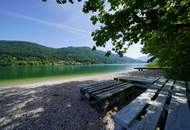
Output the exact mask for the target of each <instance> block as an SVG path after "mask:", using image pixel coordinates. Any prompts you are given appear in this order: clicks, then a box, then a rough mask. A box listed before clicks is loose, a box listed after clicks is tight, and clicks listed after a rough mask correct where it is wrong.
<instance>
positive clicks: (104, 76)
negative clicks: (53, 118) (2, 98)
mask: <svg viewBox="0 0 190 130" xmlns="http://www.w3.org/2000/svg"><path fill="white" fill-rule="evenodd" d="M133 71H136V70H134V69H132V68H131V69H129V70H124V71H118V72H107V73H97V74H89V75H88V74H87V75H75V76H68V77H62V76H60V77H43V78H36V79H21V80H15V81H3V82H0V88H12V87H19V88H35V87H41V86H54V85H58V84H62V83H66V82H72V81H86V80H96V81H100V80H109V79H113V78H115V77H118V76H122V75H124V74H125V75H126V74H127V73H129V72H133Z"/></svg>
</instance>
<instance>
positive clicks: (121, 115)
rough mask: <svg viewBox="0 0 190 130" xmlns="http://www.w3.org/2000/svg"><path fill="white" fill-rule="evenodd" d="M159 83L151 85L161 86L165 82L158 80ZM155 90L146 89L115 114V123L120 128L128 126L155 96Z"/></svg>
mask: <svg viewBox="0 0 190 130" xmlns="http://www.w3.org/2000/svg"><path fill="white" fill-rule="evenodd" d="M159 81H160V84H159V83H157V82H156V83H154V84H153V85H159V86H162V85H164V84H165V82H166V80H163V79H159ZM156 92H157V90H155V89H147V90H146V91H145V92H143V93H142V94H141V95H140V96H138V97H137V98H136V99H135V100H133V101H132V102H131V103H130V104H128V105H127V106H126V107H124V108H123V109H121V110H120V111H119V112H117V114H116V116H115V122H116V123H118V124H119V125H120V126H122V127H126V126H128V125H129V124H130V123H131V122H132V121H133V120H134V119H135V118H136V117H137V116H138V114H139V113H140V112H141V111H142V109H143V108H144V107H145V105H146V104H147V103H148V102H149V101H150V100H151V98H153V96H154V95H155V94H156Z"/></svg>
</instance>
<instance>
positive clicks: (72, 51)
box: [0, 41, 141, 66]
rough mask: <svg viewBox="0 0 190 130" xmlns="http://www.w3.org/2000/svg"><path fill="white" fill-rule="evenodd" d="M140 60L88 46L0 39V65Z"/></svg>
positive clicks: (99, 62) (109, 62) (111, 62)
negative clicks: (106, 53)
mask: <svg viewBox="0 0 190 130" xmlns="http://www.w3.org/2000/svg"><path fill="white" fill-rule="evenodd" d="M137 62H138V63H139V62H141V61H138V60H135V59H132V58H129V57H122V58H121V57H119V56H118V55H115V54H112V55H111V56H110V57H106V56H105V52H104V51H99V50H96V51H92V50H91V48H89V47H66V48H59V49H56V48H49V47H45V46H42V45H39V44H36V43H32V42H25V41H0V65H1V66H8V65H41V64H113V63H114V64H115V63H117V64H119V63H137Z"/></svg>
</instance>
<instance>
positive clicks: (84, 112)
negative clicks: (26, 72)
mask: <svg viewBox="0 0 190 130" xmlns="http://www.w3.org/2000/svg"><path fill="white" fill-rule="evenodd" d="M122 75H125V76H127V75H132V76H137V75H138V76H150V75H152V76H159V75H160V72H159V71H143V72H139V71H135V72H130V73H123V74H122ZM92 82H97V81H94V80H93V81H92V80H88V81H76V82H75V81H74V82H68V83H64V84H60V85H54V86H41V87H35V88H17V87H13V88H1V89H0V130H104V129H105V130H113V129H114V123H113V119H112V117H113V112H110V111H109V112H108V113H107V114H106V115H104V116H103V115H100V114H99V113H97V112H96V110H94V109H93V108H92V107H91V106H89V105H88V104H87V103H86V102H85V101H83V100H80V92H79V88H80V87H81V85H84V84H89V83H92Z"/></svg>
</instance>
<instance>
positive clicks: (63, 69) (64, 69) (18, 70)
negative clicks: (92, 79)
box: [0, 64, 145, 81]
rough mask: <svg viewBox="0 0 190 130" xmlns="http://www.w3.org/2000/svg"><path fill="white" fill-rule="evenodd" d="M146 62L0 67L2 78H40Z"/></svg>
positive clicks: (133, 65) (0, 78)
mask: <svg viewBox="0 0 190 130" xmlns="http://www.w3.org/2000/svg"><path fill="white" fill-rule="evenodd" d="M144 65H145V64H110V65H105V64H100V65H59V66H33V67H31V66H25V67H23V66H19V67H0V80H1V81H3V80H11V79H25V78H38V77H49V76H72V75H73V76H74V75H82V74H93V73H106V72H117V71H125V70H128V69H131V68H134V67H137V66H144Z"/></svg>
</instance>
